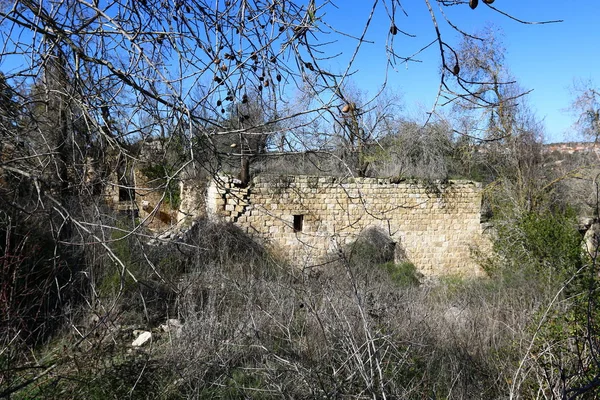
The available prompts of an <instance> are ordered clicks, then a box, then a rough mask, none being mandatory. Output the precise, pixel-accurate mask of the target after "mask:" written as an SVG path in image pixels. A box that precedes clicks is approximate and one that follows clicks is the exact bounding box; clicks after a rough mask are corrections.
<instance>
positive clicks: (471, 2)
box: [469, 0, 479, 10]
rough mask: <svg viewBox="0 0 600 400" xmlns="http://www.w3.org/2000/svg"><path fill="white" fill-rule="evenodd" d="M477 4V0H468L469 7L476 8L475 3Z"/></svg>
mask: <svg viewBox="0 0 600 400" xmlns="http://www.w3.org/2000/svg"><path fill="white" fill-rule="evenodd" d="M478 4H479V1H478V0H469V7H471V9H473V10H474V9H476V8H477V5H478Z"/></svg>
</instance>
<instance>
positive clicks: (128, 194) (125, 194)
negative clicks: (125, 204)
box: [119, 187, 135, 201]
mask: <svg viewBox="0 0 600 400" xmlns="http://www.w3.org/2000/svg"><path fill="white" fill-rule="evenodd" d="M133 200H135V191H134V190H133V189H131V188H128V187H120V188H119V201H133Z"/></svg>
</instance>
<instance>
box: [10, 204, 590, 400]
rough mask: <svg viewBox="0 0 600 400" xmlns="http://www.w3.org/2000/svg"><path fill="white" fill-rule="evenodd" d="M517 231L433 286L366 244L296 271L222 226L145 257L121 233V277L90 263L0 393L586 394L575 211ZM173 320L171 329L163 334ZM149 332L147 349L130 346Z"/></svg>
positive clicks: (586, 265)
mask: <svg viewBox="0 0 600 400" xmlns="http://www.w3.org/2000/svg"><path fill="white" fill-rule="evenodd" d="M515 218H517V219H516V221H513V223H511V224H505V225H502V224H500V223H498V233H497V239H496V254H497V255H496V256H494V257H488V258H487V259H485V260H482V262H483V263H484V265H485V266H486V267H487V269H488V271H489V274H488V277H486V278H479V279H463V278H460V277H446V278H442V279H440V280H439V281H437V282H425V283H423V279H422V277H421V276H418V274H417V273H416V271H415V269H414V267H413V266H412V265H411V264H410V263H409V262H403V263H401V264H394V262H393V256H394V255H393V249H392V248H390V247H388V245H389V243H388V242H386V238H385V237H384V236H383V235H381V234H379V233H377V232H375V231H370V232H366V233H365V234H364V235H363V236H361V237H360V238H359V239H358V240H357V241H356V243H354V244H353V245H351V246H348V247H346V248H343V249H340V251H339V252H338V253H337V254H334V255H332V256H331V259H330V262H329V263H328V264H326V265H323V266H320V267H318V268H307V269H304V270H302V269H299V268H297V267H294V266H291V265H287V264H285V263H284V262H282V261H280V260H277V259H275V258H274V257H273V256H272V255H271V254H270V253H269V252H268V251H266V250H265V249H264V248H262V247H261V246H260V245H258V244H256V243H255V242H253V241H252V240H251V239H250V238H248V237H247V236H246V235H245V234H243V233H242V232H241V231H239V230H238V229H237V228H235V227H234V226H232V225H224V224H216V225H215V224H211V223H208V222H202V223H198V224H196V226H195V228H194V231H193V232H192V233H191V234H190V238H191V239H190V240H189V241H188V242H187V243H185V244H175V243H171V244H169V245H164V246H159V247H156V246H154V247H153V246H148V245H146V244H145V243H144V242H143V241H142V240H140V237H139V236H138V235H130V234H129V235H127V234H124V233H123V232H126V231H127V229H126V227H127V226H126V224H127V221H122V222H121V226H122V231H119V230H117V231H115V230H112V231H111V236H110V237H111V238H112V239H111V240H112V241H111V249H112V251H113V252H114V254H115V255H116V256H117V257H118V258H119V259H120V260H121V262H122V263H123V265H120V264H118V263H115V262H114V260H112V259H109V258H104V257H100V256H98V254H95V253H94V250H93V249H88V252H87V254H86V255H85V257H84V258H85V260H86V261H85V262H83V261H82V265H84V266H85V268H84V267H82V272H81V273H82V274H83V275H85V277H86V279H81V280H79V281H77V282H75V281H73V282H72V284H73V285H74V286H76V288H77V292H78V293H80V295H79V297H77V298H76V297H72V298H71V300H70V301H69V303H68V309H63V310H62V315H60V320H61V321H62V323H61V324H60V326H59V327H57V328H56V329H53V330H52V331H49V333H48V334H47V335H46V336H45V338H44V340H38V341H34V342H30V341H29V342H28V341H26V340H20V339H19V335H18V332H19V329H18V328H19V327H18V326H15V328H14V329H13V330H12V331H3V332H2V334H3V336H2V340H3V342H2V347H1V349H2V350H1V353H0V369H1V371H2V372H1V374H0V394H1V395H3V396H7V397H8V396H10V398H12V399H32V398H86V399H107V398H114V399H121V398H140V399H142V398H143V399H146V398H155V399H171V398H222V399H238V398H239V399H244V398H265V399H267V398H282V397H283V398H331V399H334V398H406V399H422V398H430V399H441V398H452V399H494V398H506V397H509V396H510V397H513V398H527V399H529V398H560V397H564V398H570V396H577V395H580V396H581V398H594V397H595V394H594V392H593V391H589V390H586V389H585V388H586V387H588V386H589V385H590V384H593V382H594V379H597V376H598V365H597V364H596V363H595V358H594V357H595V350H596V349H597V344H598V343H597V340H598V336H597V332H598V330H597V328H598V326H597V313H598V311H597V310H598V308H597V307H596V304H597V300H598V291H597V280H598V277H597V272H596V270H595V267H596V264H595V260H593V259H591V258H590V257H587V256H586V255H585V254H582V252H581V250H580V249H581V246H580V240H581V237H580V236H579V233H578V232H577V231H576V226H575V225H574V223H572V222H571V221H573V218H572V215H570V214H568V213H563V214H560V213H553V214H550V213H545V214H544V213H543V214H523V215H520V216H518V217H515ZM99 229H100V228H99ZM386 243H387V244H386ZM4 251H5V256H4V259H3V260H4V263H5V264H4V265H7V264H6V262H7V261H6V260H8V258H7V256H8V254H7V249H4ZM23 257H24V260H23V262H25V261H27V262H37V261H35V260H34V259H27V256H26V254H23ZM40 262H41V261H40ZM26 264H27V263H25V264H21V266H25V265H26ZM123 267H125V268H123ZM5 268H6V267H5ZM32 293H34V292H32ZM3 301H4V302H5V300H4V298H3ZM57 304H58V303H57ZM3 306H8V303H6V302H5V303H3ZM53 312H54V313H56V310H54V311H53ZM57 318H58V317H57ZM169 318H171V319H172V318H176V319H178V320H180V321H181V322H182V323H183V328H182V329H181V331H180V332H174V331H166V332H165V330H164V329H161V327H160V325H161V324H163V323H164V322H165V321H166V320H168V319H169ZM20 329H24V328H23V327H21V328H20ZM141 329H144V330H148V331H151V332H152V333H153V337H152V340H151V342H150V343H149V344H147V345H146V346H144V347H141V348H132V347H131V342H132V341H133V339H134V336H133V333H134V331H135V330H141Z"/></svg>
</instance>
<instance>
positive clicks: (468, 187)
mask: <svg viewBox="0 0 600 400" xmlns="http://www.w3.org/2000/svg"><path fill="white" fill-rule="evenodd" d="M206 204H207V211H208V214H209V215H211V216H214V217H218V218H222V219H225V220H227V221H230V222H233V223H235V224H236V225H238V226H239V227H241V228H242V229H244V230H245V231H246V232H248V233H249V234H250V235H252V236H254V237H256V238H259V239H261V240H262V241H263V242H264V243H265V244H267V245H270V246H271V247H272V248H273V249H275V250H277V251H280V252H281V253H282V255H284V256H286V257H288V258H289V259H291V260H292V261H294V263H295V264H300V265H303V264H304V265H310V264H316V263H318V262H319V260H320V259H321V258H322V257H323V256H325V255H326V254H327V253H329V252H334V251H336V250H337V249H339V248H340V246H344V245H346V244H347V243H350V242H352V241H353V240H355V239H356V237H357V235H359V234H360V233H361V232H362V231H363V230H365V229H368V228H378V229H379V230H381V231H384V232H386V233H387V234H388V235H389V236H390V237H391V238H392V240H393V241H394V242H395V243H396V248H397V249H398V250H400V249H401V250H402V251H403V253H404V254H405V255H406V258H407V259H408V260H409V261H411V262H412V263H414V264H415V266H416V267H417V268H418V270H419V271H420V272H422V273H423V274H425V275H445V274H462V275H477V274H480V273H481V270H480V268H479V267H478V266H477V265H476V263H475V262H474V260H473V258H472V249H473V248H474V247H477V246H478V245H480V244H482V243H483V242H484V239H483V238H482V229H481V224H480V209H481V184H479V183H473V182H468V181H451V182H449V183H447V184H444V185H442V184H438V185H433V186H431V187H427V186H425V185H423V184H417V183H392V182H390V180H389V179H374V178H355V179H346V180H341V179H340V178H332V177H311V176H264V175H263V176H258V177H256V178H254V180H253V181H252V182H251V184H250V186H249V187H248V188H238V187H236V186H235V185H234V180H233V179H231V178H228V177H218V178H217V179H216V180H214V181H213V182H212V184H211V185H209V188H208V190H207V199H206Z"/></svg>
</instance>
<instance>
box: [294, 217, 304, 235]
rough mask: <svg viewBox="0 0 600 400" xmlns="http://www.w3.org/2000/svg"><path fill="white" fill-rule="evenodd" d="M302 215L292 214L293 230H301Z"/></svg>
mask: <svg viewBox="0 0 600 400" xmlns="http://www.w3.org/2000/svg"><path fill="white" fill-rule="evenodd" d="M303 223H304V215H294V232H302V225H303Z"/></svg>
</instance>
